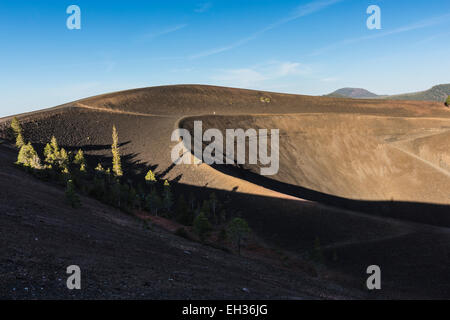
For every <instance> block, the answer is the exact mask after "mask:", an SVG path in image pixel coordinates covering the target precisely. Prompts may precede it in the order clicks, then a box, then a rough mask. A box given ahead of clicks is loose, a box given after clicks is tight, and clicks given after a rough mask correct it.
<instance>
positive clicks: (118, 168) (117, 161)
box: [111, 125, 123, 177]
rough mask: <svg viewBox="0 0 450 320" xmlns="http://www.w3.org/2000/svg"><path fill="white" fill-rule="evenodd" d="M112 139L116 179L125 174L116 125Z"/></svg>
mask: <svg viewBox="0 0 450 320" xmlns="http://www.w3.org/2000/svg"><path fill="white" fill-rule="evenodd" d="M112 139H113V143H112V145H111V151H112V155H113V173H114V175H115V176H116V177H121V176H123V172H122V164H121V161H120V151H119V135H118V133H117V129H116V126H115V125H113V132H112Z"/></svg>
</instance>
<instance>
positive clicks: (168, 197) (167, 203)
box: [163, 180, 173, 211]
mask: <svg viewBox="0 0 450 320" xmlns="http://www.w3.org/2000/svg"><path fill="white" fill-rule="evenodd" d="M163 205H164V209H166V210H167V211H170V209H171V208H172V205H173V197H172V192H171V191H170V184H169V181H167V180H166V181H164V194H163Z"/></svg>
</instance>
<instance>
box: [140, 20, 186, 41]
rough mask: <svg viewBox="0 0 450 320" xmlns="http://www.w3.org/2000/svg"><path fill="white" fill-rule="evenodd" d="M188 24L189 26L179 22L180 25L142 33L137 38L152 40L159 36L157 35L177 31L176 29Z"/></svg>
mask: <svg viewBox="0 0 450 320" xmlns="http://www.w3.org/2000/svg"><path fill="white" fill-rule="evenodd" d="M187 26H188V25H187V24H179V25H176V26H171V27H168V28H166V29H163V30H159V31H155V32H149V33H146V34H142V35H140V36H138V37H137V39H138V40H139V41H149V40H152V39H154V38H157V37H160V36H163V35H166V34H169V33H172V32H176V31H178V30H181V29H184V28H186V27H187Z"/></svg>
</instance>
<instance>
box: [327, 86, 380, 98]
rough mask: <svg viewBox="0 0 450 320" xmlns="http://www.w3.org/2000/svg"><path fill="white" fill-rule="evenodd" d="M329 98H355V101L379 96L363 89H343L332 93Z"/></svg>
mask: <svg viewBox="0 0 450 320" xmlns="http://www.w3.org/2000/svg"><path fill="white" fill-rule="evenodd" d="M327 96H332V97H345V98H355V99H367V98H377V97H378V95H377V94H375V93H373V92H370V91H368V90H366V89H361V88H342V89H339V90H336V91H334V92H332V93H330V94H329V95H327Z"/></svg>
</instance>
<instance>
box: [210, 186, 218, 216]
mask: <svg viewBox="0 0 450 320" xmlns="http://www.w3.org/2000/svg"><path fill="white" fill-rule="evenodd" d="M209 204H210V207H211V210H212V220H213V221H214V223H218V219H217V216H216V211H217V206H218V201H217V197H216V194H215V193H214V192H212V193H211V194H210V195H209Z"/></svg>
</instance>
